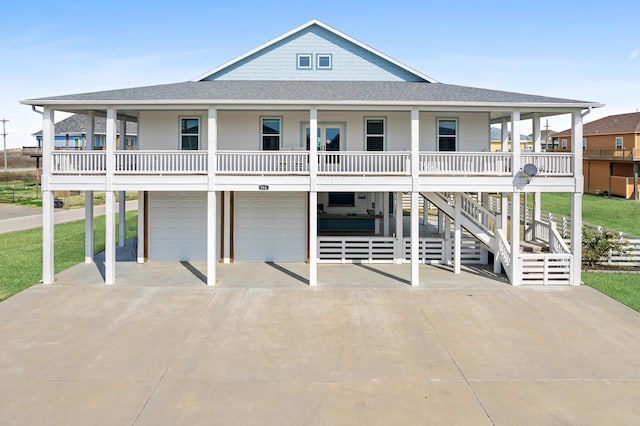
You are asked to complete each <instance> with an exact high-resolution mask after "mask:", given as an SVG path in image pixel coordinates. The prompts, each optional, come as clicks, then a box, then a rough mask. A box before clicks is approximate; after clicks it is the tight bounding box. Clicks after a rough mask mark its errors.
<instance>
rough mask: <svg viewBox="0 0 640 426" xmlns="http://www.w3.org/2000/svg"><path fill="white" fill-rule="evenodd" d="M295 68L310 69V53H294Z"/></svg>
mask: <svg viewBox="0 0 640 426" xmlns="http://www.w3.org/2000/svg"><path fill="white" fill-rule="evenodd" d="M296 68H298V69H299V70H310V69H311V68H312V63H311V54H308V53H299V54H298V55H296Z"/></svg>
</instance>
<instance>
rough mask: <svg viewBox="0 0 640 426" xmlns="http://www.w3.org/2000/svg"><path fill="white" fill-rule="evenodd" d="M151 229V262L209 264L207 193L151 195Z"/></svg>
mask: <svg viewBox="0 0 640 426" xmlns="http://www.w3.org/2000/svg"><path fill="white" fill-rule="evenodd" d="M218 205H219V204H218ZM148 229H149V237H148V238H149V259H151V260H170V261H178V260H201V261H202V260H204V261H206V260H207V194H206V193H203V192H150V193H149V228H148ZM218 245H219V244H218ZM218 250H219V249H218ZM218 252H219V251H218Z"/></svg>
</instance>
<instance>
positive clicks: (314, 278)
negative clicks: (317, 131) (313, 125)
mask: <svg viewBox="0 0 640 426" xmlns="http://www.w3.org/2000/svg"><path fill="white" fill-rule="evenodd" d="M312 145H313V144H312ZM317 206H318V193H317V192H316V191H309V212H308V214H309V285H310V286H311V287H315V286H316V285H318V209H317Z"/></svg>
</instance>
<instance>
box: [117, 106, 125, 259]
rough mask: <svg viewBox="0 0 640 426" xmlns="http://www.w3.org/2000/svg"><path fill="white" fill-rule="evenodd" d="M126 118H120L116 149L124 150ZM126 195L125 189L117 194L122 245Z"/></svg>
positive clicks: (121, 242)
mask: <svg viewBox="0 0 640 426" xmlns="http://www.w3.org/2000/svg"><path fill="white" fill-rule="evenodd" d="M126 141H127V120H126V119H125V118H124V117H122V118H121V119H120V146H119V147H118V149H121V150H124V149H125V147H126V144H127V142H126ZM126 204H127V195H126V193H125V191H120V193H119V194H118V207H119V212H118V213H119V215H118V216H119V217H118V225H119V229H118V230H119V232H118V246H120V247H124V243H125V241H126V239H127V205H126Z"/></svg>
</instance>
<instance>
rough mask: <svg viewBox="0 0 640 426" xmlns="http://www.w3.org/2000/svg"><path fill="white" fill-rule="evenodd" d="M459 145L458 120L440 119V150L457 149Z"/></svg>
mask: <svg viewBox="0 0 640 426" xmlns="http://www.w3.org/2000/svg"><path fill="white" fill-rule="evenodd" d="M457 146H458V120H456V119H454V118H440V119H438V151H455V150H456V147H457Z"/></svg>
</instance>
